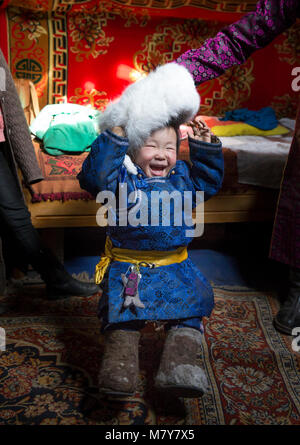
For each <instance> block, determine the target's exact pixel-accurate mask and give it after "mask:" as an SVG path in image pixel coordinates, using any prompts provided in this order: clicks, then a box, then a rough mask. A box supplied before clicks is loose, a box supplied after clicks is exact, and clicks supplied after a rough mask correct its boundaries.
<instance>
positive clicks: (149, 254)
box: [95, 237, 188, 284]
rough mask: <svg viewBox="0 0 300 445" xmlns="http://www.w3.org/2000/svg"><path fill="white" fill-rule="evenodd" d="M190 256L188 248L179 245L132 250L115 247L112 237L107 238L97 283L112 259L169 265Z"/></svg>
mask: <svg viewBox="0 0 300 445" xmlns="http://www.w3.org/2000/svg"><path fill="white" fill-rule="evenodd" d="M187 257H188V253H187V248H186V247H179V248H178V249H176V250H168V251H160V250H132V249H120V248H119V247H113V245H112V242H111V239H110V238H109V237H107V238H106V243H105V250H104V255H102V256H101V260H100V261H99V263H98V264H97V266H96V273H95V281H96V283H97V284H99V283H101V281H102V280H103V277H104V274H105V272H106V269H107V268H108V266H109V264H110V262H111V261H122V262H125V263H131V264H136V265H138V266H152V267H158V266H168V265H169V264H174V263H181V262H182V261H184V260H186V259H187Z"/></svg>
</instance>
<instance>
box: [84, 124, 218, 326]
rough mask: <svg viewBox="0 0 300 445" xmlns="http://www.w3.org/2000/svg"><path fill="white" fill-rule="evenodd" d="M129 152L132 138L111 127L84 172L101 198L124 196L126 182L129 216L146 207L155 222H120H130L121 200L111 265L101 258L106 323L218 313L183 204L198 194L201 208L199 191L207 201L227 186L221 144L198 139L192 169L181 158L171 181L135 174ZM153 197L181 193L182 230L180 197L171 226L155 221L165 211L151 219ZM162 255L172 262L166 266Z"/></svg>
mask: <svg viewBox="0 0 300 445" xmlns="http://www.w3.org/2000/svg"><path fill="white" fill-rule="evenodd" d="M127 148H128V141H127V139H125V138H122V137H119V136H116V135H114V134H113V133H112V132H110V131H109V130H106V131H105V132H104V133H102V134H101V135H100V136H99V137H98V138H97V139H96V141H95V142H94V144H93V145H92V149H91V152H90V154H89V156H88V157H87V159H86V161H85V162H84V164H83V167H82V172H81V173H80V174H79V175H78V179H79V180H80V185H81V187H82V188H85V189H86V190H88V191H89V192H91V193H93V194H94V195H97V193H98V192H100V191H112V192H114V193H115V194H117V193H120V187H119V185H120V184H123V186H124V185H126V188H127V192H126V193H127V195H126V196H127V202H128V203H129V204H128V205H127V207H126V208H125V210H126V212H127V215H128V216H130V215H131V216H132V214H133V212H136V210H137V206H138V208H139V212H138V213H136V215H138V214H139V217H140V218H142V215H148V217H149V218H148V221H147V222H148V224H144V225H141V224H140V225H135V224H133V221H132V220H131V223H130V221H129V219H130V218H128V224H126V225H119V224H118V223H120V219H121V218H123V217H124V213H123V212H122V211H123V210H124V207H123V208H122V206H124V203H121V204H120V206H119V207H118V208H117V211H116V225H110V226H109V227H108V228H107V235H108V237H109V238H108V239H109V242H110V243H111V246H113V247H112V249H106V250H105V254H104V255H103V257H102V260H103V261H102V260H101V262H103V263H105V267H107V270H106V272H105V275H104V279H103V281H102V284H101V285H102V288H103V296H102V298H101V300H100V305H99V315H100V318H102V319H104V320H105V321H107V322H108V323H119V322H126V321H131V320H180V319H190V318H194V317H195V318H201V317H203V316H209V315H210V313H211V310H212V308H213V292H212V288H211V286H210V284H209V282H208V281H207V280H206V278H205V277H204V276H203V275H202V273H201V272H200V271H199V269H198V268H197V267H196V266H195V265H194V264H193V263H192V261H191V260H190V258H188V257H187V255H186V256H185V250H186V246H187V245H188V244H189V243H190V241H191V240H192V239H193V237H192V236H191V235H190V234H189V233H188V232H187V230H191V229H192V227H191V225H190V224H189V221H187V222H186V221H185V218H184V215H183V211H184V206H183V205H182V203H183V201H184V192H190V193H191V197H192V201H193V202H192V203H191V206H192V207H194V206H195V195H196V191H203V192H204V199H205V200H206V199H208V198H210V197H211V196H213V195H214V194H215V193H216V192H217V191H218V190H219V188H220V187H221V183H222V178H223V155H222V149H221V143H219V142H218V143H215V144H211V143H205V142H200V141H196V140H194V139H191V140H190V156H191V161H192V166H190V165H189V164H188V163H186V162H184V161H177V163H176V165H175V168H174V169H173V170H171V172H170V173H169V175H168V176H167V177H153V178H148V177H147V176H146V175H145V173H144V172H143V171H142V170H141V169H140V168H139V167H138V166H137V174H131V173H128V171H127V170H126V168H125V167H124V166H123V161H124V156H125V154H126V151H127ZM142 192H143V193H142ZM153 192H158V193H162V192H167V194H169V196H171V194H172V193H173V192H179V194H180V197H181V203H180V204H181V213H182V215H181V216H182V224H181V225H176V224H175V220H176V216H177V217H178V208H177V207H176V204H175V200H174V202H173V200H170V207H169V209H170V222H169V223H168V224H167V225H163V224H157V225H155V224H150V222H151V221H150V216H152V222H153V218H154V219H155V218H157V219H158V217H159V218H160V219H159V221H162V216H163V214H162V213H163V211H164V209H163V207H162V206H159V207H158V214H155V212H154V214H153V213H152V215H151V211H152V212H153V201H152V206H151V197H153ZM98 198H99V196H98ZM144 222H145V221H144ZM115 251H116V252H117V255H116V257H114V252H115ZM122 252H123V253H124V252H125V255H123V256H121V257H120V258H119V260H117V261H116V260H115V258H118V255H120V254H121V253H122ZM129 254H130V261H128V262H127V261H126V255H129ZM162 258H164V261H167V262H166V263H162V262H161V261H162ZM132 259H135V260H134V261H132ZM168 259H169V261H168ZM101 262H100V263H101ZM157 264H167V265H159V266H157ZM137 265H138V267H137ZM132 266H135V267H133V268H132ZM130 275H131V277H130ZM139 275H140V276H139ZM134 292H136V293H134ZM131 294H132V295H131ZM137 296H138V298H136V297H137ZM128 297H129V298H128ZM126 298H127V302H126ZM131 298H135V300H131ZM125 302H126V303H125ZM129 302H130V303H129ZM134 302H136V303H137V304H134ZM140 302H141V303H142V304H140ZM124 303H125V304H124ZM127 303H129V304H128V305H127ZM142 306H144V307H142Z"/></svg>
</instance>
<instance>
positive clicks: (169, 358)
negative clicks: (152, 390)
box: [155, 318, 208, 397]
mask: <svg viewBox="0 0 300 445" xmlns="http://www.w3.org/2000/svg"><path fill="white" fill-rule="evenodd" d="M201 330H202V324H201V319H199V318H198V319H196V318H194V319H189V320H184V321H181V322H177V323H170V325H169V330H168V332H167V336H166V341H165V345H164V349H163V353H162V357H161V360H160V365H159V369H158V372H157V375H156V378H155V386H156V388H157V389H158V390H160V391H167V392H170V393H172V394H173V395H174V396H177V397H201V396H202V395H203V394H204V393H205V392H206V391H207V390H208V382H207V378H206V375H205V372H204V370H203V369H202V368H201V367H200V366H199V364H198V354H199V353H200V351H201V343H202V331H201Z"/></svg>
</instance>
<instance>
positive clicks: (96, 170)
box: [77, 127, 129, 196]
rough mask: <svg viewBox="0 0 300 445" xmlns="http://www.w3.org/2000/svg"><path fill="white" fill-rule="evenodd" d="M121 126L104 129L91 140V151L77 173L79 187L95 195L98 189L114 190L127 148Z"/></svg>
mask: <svg viewBox="0 0 300 445" xmlns="http://www.w3.org/2000/svg"><path fill="white" fill-rule="evenodd" d="M124 136H125V133H124V131H123V129H122V128H121V127H114V128H113V129H112V131H110V130H105V131H104V132H103V133H101V134H100V135H99V136H98V137H97V139H96V140H95V141H94V142H93V144H92V148H91V151H90V153H89V155H88V157H87V158H86V160H85V161H84V163H83V164H82V170H81V172H80V173H79V174H78V176H77V179H78V180H79V183H80V187H81V188H83V189H85V190H87V191H88V192H90V193H91V194H92V195H94V196H96V195H97V194H98V193H99V192H100V191H104V190H109V191H111V192H115V191H116V188H117V184H118V176H119V173H120V169H121V167H122V164H123V162H124V157H125V154H126V152H127V149H128V145H129V143H128V140H127V139H126V138H125V137H124Z"/></svg>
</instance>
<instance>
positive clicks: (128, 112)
mask: <svg viewBox="0 0 300 445" xmlns="http://www.w3.org/2000/svg"><path fill="white" fill-rule="evenodd" d="M199 106H200V96H199V94H198V92H197V89H196V87H195V84H194V80H193V77H192V75H191V74H190V73H189V71H188V70H187V69H186V68H185V67H183V66H181V65H178V64H177V63H168V64H166V65H163V66H160V67H158V68H157V69H156V70H155V71H152V72H151V73H150V74H149V75H148V76H147V77H146V78H143V79H141V80H139V81H137V82H135V83H134V84H131V85H130V86H129V87H127V88H126V89H125V91H124V92H123V94H122V95H121V96H120V97H119V98H118V99H116V100H115V101H113V102H111V103H110V104H109V105H108V106H107V107H106V109H105V111H104V112H103V113H102V115H101V116H100V120H99V127H100V130H101V131H104V130H106V129H112V128H113V127H115V126H120V127H123V128H124V129H125V132H126V136H127V138H128V139H129V149H130V151H132V150H136V149H138V148H140V147H142V146H143V144H144V143H145V141H146V140H147V139H148V137H149V136H150V135H151V133H152V132H153V131H156V130H159V129H160V128H162V127H164V126H167V125H172V126H174V127H179V125H181V124H184V123H185V122H187V121H189V120H190V119H192V118H193V117H194V116H195V115H196V114H197V112H198V110H199Z"/></svg>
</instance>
